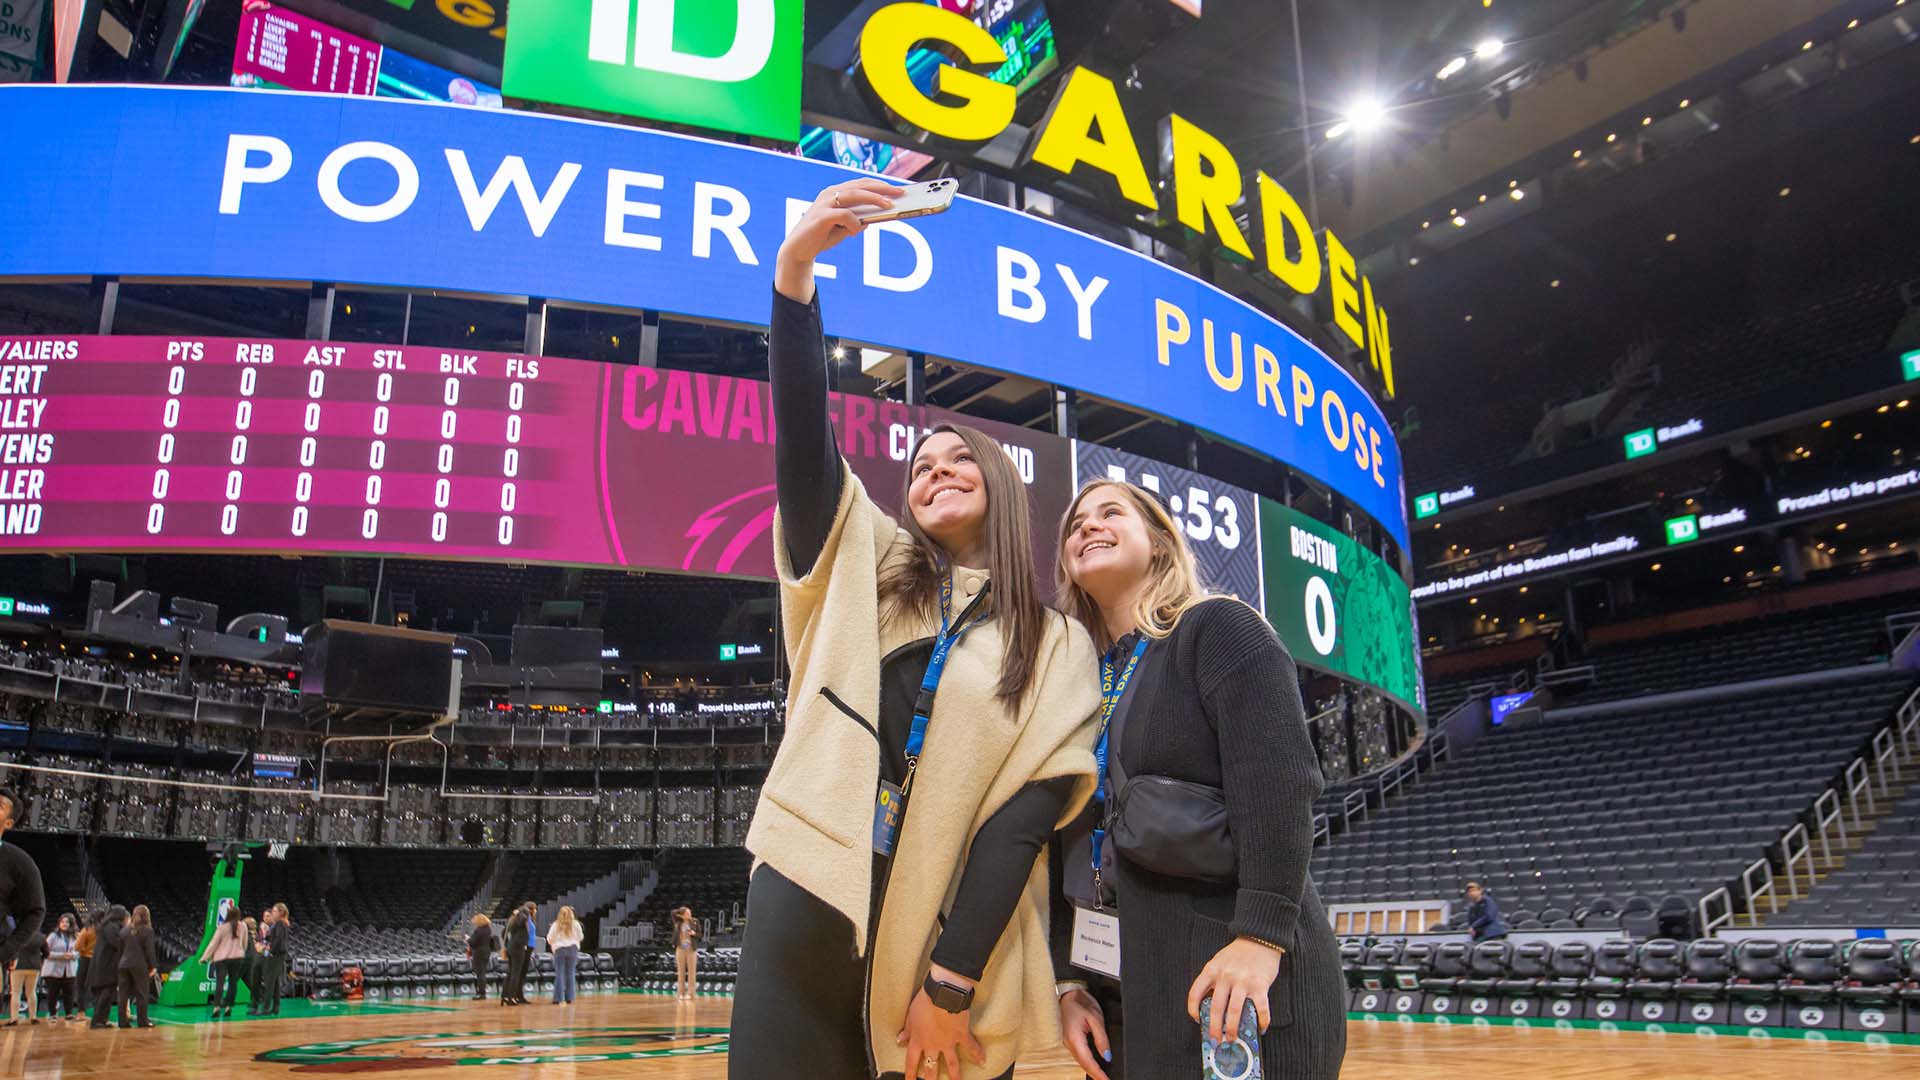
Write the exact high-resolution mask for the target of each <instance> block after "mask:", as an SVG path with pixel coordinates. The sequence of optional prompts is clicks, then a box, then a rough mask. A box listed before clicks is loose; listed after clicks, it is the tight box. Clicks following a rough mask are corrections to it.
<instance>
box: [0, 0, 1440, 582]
mask: <svg viewBox="0 0 1920 1080" xmlns="http://www.w3.org/2000/svg"><path fill="white" fill-rule="evenodd" d="M913 6H915V7H919V5H913ZM929 10H932V9H929ZM962 21H964V20H962ZM968 25H969V26H971V25H972V24H970V23H969V24H968ZM975 29H977V27H976V28H975ZM995 85H998V84H995ZM1003 89H1004V88H1003ZM0 106H4V108H5V110H6V112H7V114H8V115H9V116H10V117H12V118H13V122H14V128H13V134H14V136H15V140H14V146H15V154H14V158H13V161H12V165H13V167H12V168H11V169H10V170H8V171H7V172H6V173H5V174H4V175H0V197H4V198H5V199H6V201H7V203H8V205H10V206H12V207H14V208H15V210H16V212H17V213H19V214H22V215H25V216H26V218H27V219H29V220H32V221H33V222H34V223H35V226H34V228H32V229H25V230H19V231H18V232H17V234H16V235H14V236H11V237H10V238H9V240H8V243H7V244H5V245H4V246H0V274H12V275H49V274H151V275H164V276H172V277H211V278H257V279H271V280H321V281H336V282H351V283H364V284H375V285H390V286H405V287H419V288H439V289H453V290H461V291H467V292H478V293H495V294H505V295H521V296H543V297H548V298H552V299H557V300H579V301H587V302H595V303H608V304H618V305H622V306H630V307H646V308H651V309H655V310H662V311H666V312H672V313H683V314H687V315H690V316H694V317H698V318H705V319H712V320H718V321H730V322H737V323H745V324H764V323H765V320H766V318H767V311H768V307H769V295H770V289H769V283H770V280H771V263H772V259H773V254H774V251H775V250H776V249H777V247H778V245H779V242H780V240H781V238H782V236H783V235H784V233H785V230H786V228H787V227H788V225H789V223H790V222H791V221H792V220H793V218H794V217H795V216H797V214H798V213H799V212H800V208H802V207H804V206H805V204H806V197H808V196H810V195H811V194H812V193H813V192H814V191H816V190H818V189H819V188H820V187H822V186H824V185H825V184H827V183H831V182H833V181H836V180H839V179H842V178H844V177H845V176H847V175H849V174H848V173H847V172H846V171H844V170H841V169H837V168H834V167H832V166H828V165H824V164H820V163H816V162H810V161H806V160H803V159H798V158H795V157H792V156H790V155H784V154H776V153H771V152H763V151H758V150H754V149H751V148H746V147H740V146H735V145H730V144H722V143H715V142H709V141H706V140H701V139H694V138H689V137H684V136H676V135H670V134H664V133H660V132H649V131H642V130H635V129H630V128H624V127H615V126H610V125H603V124H595V123H591V122H586V121H577V120H568V119H561V118H556V117H548V116H539V115H533V114H527V113H515V112H502V111H493V110H484V111H481V110H468V109H460V108H456V107H452V106H438V105H434V104H426V103H402V102H398V101H388V100H380V99H354V98H342V97H320V96H315V95H301V94H284V93H271V92H261V91H252V92H237V91H231V90H219V89H197V88H183V87H122V86H100V85H81V86H64V87H52V86H32V85H29V86H13V87H0ZM155 206H165V207H167V208H168V212H167V213H165V214H155V213H154V212H153V208H154V207H155ZM821 276H822V285H821V289H822V297H823V306H824V309H825V312H826V319H827V330H828V332H830V333H832V334H834V335H836V336H840V337H844V338H847V339H850V340H852V341H857V342H860V343H863V344H869V345H876V346H884V347H889V348H894V349H900V350H915V351H920V352H924V353H927V354H930V355H933V356H939V357H949V358H952V359H955V360H959V361H963V362H967V363H972V364H977V365H980V366H983V367H989V368H994V369H997V370H1001V371H1006V372H1010V373H1013V374H1017V375H1022V376H1026V377H1028V378H1033V379H1038V380H1042V381H1045V382H1050V383H1054V384H1057V385H1062V386H1070V387H1074V388H1076V389H1080V390H1084V391H1086V392H1089V393H1092V394H1097V395H1099V396H1102V397H1106V398H1109V399H1111V400H1114V401H1119V402H1124V403H1133V404H1135V405H1137V406H1138V407H1141V408H1143V409H1147V410H1150V411H1152V412H1154V413H1156V414H1158V415H1161V416H1166V417H1169V418H1172V419H1175V420H1184V421H1186V422H1189V423H1192V424H1194V425H1196V426H1197V427H1200V428H1202V429H1204V430H1207V431H1211V432H1214V433H1217V434H1219V435H1220V436H1222V437H1224V438H1226V439H1229V440H1231V441H1233V442H1236V443H1239V444H1241V445H1243V446H1246V447H1248V448H1250V449H1252V450H1254V451H1256V452H1259V453H1262V454H1265V455H1268V456H1270V457H1272V458H1274V459H1276V460H1280V461H1284V462H1287V463H1288V464H1290V465H1293V466H1294V467H1296V468H1299V469H1300V470H1301V471H1303V472H1305V473H1307V474H1308V475H1311V476H1313V477H1314V478H1316V479H1317V480H1319V481H1320V482H1322V483H1325V484H1327V485H1329V486H1331V487H1332V488H1333V489H1335V490H1336V491H1339V492H1340V493H1341V494H1342V495H1343V496H1345V497H1347V498H1348V499H1350V500H1352V501H1353V502H1354V503H1355V504H1356V505H1358V506H1359V507H1360V508H1361V509H1362V510H1363V511H1365V512H1366V513H1368V514H1369V515H1371V516H1372V517H1373V518H1374V519H1375V520H1377V521H1378V522H1379V523H1380V524H1381V525H1382V526H1383V527H1384V528H1385V529H1386V530H1387V531H1388V532H1389V533H1390V534H1391V535H1393V536H1394V537H1395V538H1396V539H1397V540H1398V541H1400V543H1401V544H1402V545H1404V544H1405V543H1406V535H1407V521H1406V498H1405V494H1404V491H1403V489H1402V485H1401V463H1400V455H1399V448H1398V446H1397V445H1396V444H1395V442H1394V439H1393V435H1392V433H1391V431H1390V430H1389V429H1388V427H1387V422H1386V419H1385V417H1384V416H1383V415H1382V414H1381V412H1380V410H1379V408H1378V407H1377V406H1376V405H1375V404H1374V402H1373V401H1372V400H1371V399H1370V398H1369V397H1368V395H1367V393H1366V392H1365V390H1363V389H1362V388H1361V386H1360V385H1359V383H1357V382H1356V381H1355V380H1354V379H1353V378H1352V376H1350V375H1348V374H1347V373H1346V372H1345V371H1344V370H1342V369H1341V368H1340V366H1339V365H1337V364H1335V363H1334V362H1333V361H1332V360H1330V359H1329V358H1328V357H1326V356H1325V355H1324V354H1322V353H1320V352H1319V351H1318V350H1316V349H1314V348H1313V347H1312V346H1311V345H1309V344H1308V343H1307V342H1306V341H1305V340H1304V339H1302V338H1301V337H1300V336H1299V335H1297V334H1295V333H1294V332H1293V331H1291V330H1289V329H1287V328H1286V327H1285V326H1283V325H1282V324H1281V323H1279V322H1278V321H1276V320H1274V319H1272V318H1269V317H1268V316H1266V315H1264V314H1262V313H1260V312H1259V311H1257V310H1256V309H1254V308H1253V307H1251V306H1249V305H1247V304H1245V303H1243V302H1241V301H1240V300H1238V299H1236V298H1234V297H1232V296H1229V295H1228V294H1226V293H1223V292H1221V291H1219V290H1218V289H1215V288H1213V287H1212V286H1210V285H1207V284H1205V283H1203V282H1201V281H1199V280H1197V279H1195V278H1193V277H1191V276H1189V275H1186V274H1183V273H1181V272H1179V271H1177V270H1174V269H1173V268H1171V267H1168V266H1166V265H1164V264H1162V263H1158V262H1155V261H1154V260H1152V259H1149V258H1147V257H1145V256H1142V255H1139V254H1137V253H1135V252H1132V251H1128V250H1126V249H1123V248H1120V247H1117V246H1115V245H1112V244H1108V243H1106V242H1104V241H1101V240H1098V239H1095V238H1093V237H1089V236H1086V235H1084V234H1081V233H1076V232H1074V231H1072V230H1070V229H1066V228H1063V227H1061V226H1059V225H1056V224H1053V223H1051V222H1047V221H1044V220H1042V219H1038V218H1035V217H1031V216H1029V215H1025V214H1020V213H1016V212H1013V211H1011V210H1007V209H1005V208H1001V207H995V206H991V205H988V204H984V203H980V202H976V201H973V200H966V199H963V200H959V201H958V202H957V204H956V206H955V208H954V209H953V210H952V211H950V212H949V213H946V214H943V215H940V216H938V217H933V218H924V219H920V220H917V221H912V222H898V223H892V224H888V225H884V226H879V227H876V228H873V229H870V230H868V231H867V233H866V234H865V236H863V237H862V238H861V240H860V241H859V242H858V243H855V244H849V245H847V246H846V248H844V249H842V250H840V251H835V252H833V253H832V255H831V256H830V257H829V258H827V259H826V260H824V261H823V264H822V268H821ZM19 347H20V346H15V348H16V349H17V348H19ZM48 347H51V346H48ZM0 362H6V358H5V357H0Z"/></svg>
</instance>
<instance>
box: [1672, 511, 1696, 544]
mask: <svg viewBox="0 0 1920 1080" xmlns="http://www.w3.org/2000/svg"><path fill="white" fill-rule="evenodd" d="M1698 539H1700V517H1699V515H1697V514H1688V515H1686V516H1685V517H1677V518H1668V519H1667V544H1668V546H1672V545H1674V544H1684V543H1686V542H1687V541H1689V540H1698Z"/></svg>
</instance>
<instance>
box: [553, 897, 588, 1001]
mask: <svg viewBox="0 0 1920 1080" xmlns="http://www.w3.org/2000/svg"><path fill="white" fill-rule="evenodd" d="M586 936H587V932H586V930H584V929H583V928H582V927H581V926H580V920H579V919H578V918H577V917H575V915H574V914H573V909H572V908H570V907H562V908H561V909H560V913H559V914H557V915H555V916H554V917H553V925H552V926H549V927H547V951H548V952H551V953H552V954H553V1003H554V1004H555V1005H571V1004H573V999H574V998H575V997H576V996H578V994H579V993H580V984H579V971H580V942H581V940H582V939H584V938H585V937H586Z"/></svg>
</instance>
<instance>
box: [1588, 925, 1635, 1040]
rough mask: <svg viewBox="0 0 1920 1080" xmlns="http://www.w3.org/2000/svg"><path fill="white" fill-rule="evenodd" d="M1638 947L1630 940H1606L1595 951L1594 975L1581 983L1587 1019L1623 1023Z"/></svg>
mask: <svg viewBox="0 0 1920 1080" xmlns="http://www.w3.org/2000/svg"><path fill="white" fill-rule="evenodd" d="M1634 951H1635V946H1634V944H1633V942H1631V941H1603V942H1601V943H1600V947H1599V948H1597V949H1595V950H1594V951H1593V975H1592V977H1590V978H1588V979H1587V980H1586V981H1585V982H1584V983H1582V984H1581V986H1580V990H1581V993H1582V994H1584V995H1585V996H1586V1011H1585V1018H1586V1019H1588V1020H1624V1019H1626V1018H1627V1017H1626V1012H1627V1010H1626V1006H1625V1004H1624V1000H1625V998H1626V996H1627V981H1628V980H1629V979H1631V978H1633V976H1634V974H1635V972H1634Z"/></svg>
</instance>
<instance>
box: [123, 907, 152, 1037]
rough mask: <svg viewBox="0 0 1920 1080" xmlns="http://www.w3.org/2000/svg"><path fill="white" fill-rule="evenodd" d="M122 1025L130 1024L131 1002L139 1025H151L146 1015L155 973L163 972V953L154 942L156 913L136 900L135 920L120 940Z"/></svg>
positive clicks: (147, 1026) (128, 1025) (146, 1026)
mask: <svg viewBox="0 0 1920 1080" xmlns="http://www.w3.org/2000/svg"><path fill="white" fill-rule="evenodd" d="M118 966H119V973H120V1026H121V1027H122V1028H126V1027H131V1026H132V1025H130V1024H128V1023H127V1012H128V1007H129V1005H131V1006H132V1011H133V1012H134V1013H135V1014H136V1015H137V1016H138V1017H139V1019H140V1026H141V1027H143V1028H150V1027H152V1026H153V1022H152V1021H151V1020H148V1019H147V999H148V997H149V995H150V993H151V991H152V987H153V977H154V976H155V975H157V974H159V972H160V957H159V954H158V953H157V952H156V951H155V949H154V945H153V913H152V912H151V911H148V910H147V905H145V904H136V905H134V909H133V922H132V923H131V925H129V926H128V927H127V930H126V933H125V936H124V937H123V938H122V939H121V942H120V963H119V965H118Z"/></svg>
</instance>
